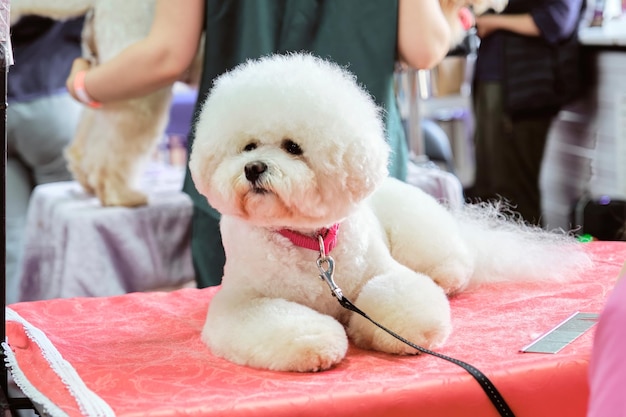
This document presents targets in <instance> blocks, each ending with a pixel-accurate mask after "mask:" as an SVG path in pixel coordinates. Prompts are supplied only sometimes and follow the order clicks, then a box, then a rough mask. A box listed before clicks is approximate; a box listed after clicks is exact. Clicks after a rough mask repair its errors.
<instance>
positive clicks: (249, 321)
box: [190, 54, 590, 371]
mask: <svg viewBox="0 0 626 417" xmlns="http://www.w3.org/2000/svg"><path fill="white" fill-rule="evenodd" d="M196 132H197V135H196V140H195V143H194V146H193V150H192V154H191V159H190V168H191V172H192V175H193V179H194V181H195V184H196V186H197V187H198V190H199V191H200V192H201V193H202V194H204V195H205V196H206V197H207V199H208V201H209V203H210V204H211V205H212V206H213V207H215V208H216V209H218V210H219V211H220V212H221V213H222V222H221V231H222V236H223V242H224V248H225V251H226V259H227V260H226V266H225V270H224V278H223V285H222V287H221V289H220V290H219V291H218V292H217V294H216V295H215V297H214V298H213V300H212V302H211V305H210V308H209V311H208V315H207V319H206V324H205V327H204V329H203V332H202V339H203V341H204V342H205V343H206V344H207V345H208V346H209V347H210V349H211V350H212V351H213V352H214V353H215V354H216V355H219V356H222V357H224V358H226V359H228V360H230V361H233V362H236V363H239V364H245V365H249V366H252V367H258V368H267V369H273V370H287V371H315V370H323V369H327V368H330V367H332V366H333V365H334V364H336V363H338V362H339V361H341V360H342V358H343V357H344V355H345V354H346V349H347V346H348V338H350V339H351V340H352V341H353V342H354V343H355V344H356V345H358V346H360V347H362V348H367V349H375V350H379V351H383V352H390V353H396V354H409V353H414V350H413V349H412V348H410V347H408V346H406V345H404V344H403V343H401V342H399V341H397V340H396V339H393V338H392V337H391V336H389V335H387V334H385V333H383V332H382V331H381V330H379V329H378V328H377V327H375V326H373V325H372V324H371V323H369V322H367V321H366V320H365V319H363V318H361V317H360V316H358V315H356V314H353V313H351V312H350V311H348V310H345V309H343V308H342V307H341V306H340V305H339V303H338V302H337V300H336V299H334V298H333V296H332V295H331V291H330V289H329V286H327V284H326V283H325V282H324V281H323V280H321V279H320V278H319V277H318V276H319V275H320V272H330V271H328V269H332V267H333V266H334V281H335V282H336V284H337V285H338V286H339V288H340V289H341V290H342V291H343V295H345V296H346V297H347V298H348V299H349V300H351V301H352V302H354V304H355V305H357V306H358V307H359V308H361V309H362V310H364V311H365V312H366V313H367V314H368V315H370V317H372V318H373V319H374V320H377V321H379V322H380V323H382V324H383V325H384V326H386V327H388V328H390V329H392V330H394V331H395V332H397V333H399V334H401V335H402V336H404V337H405V338H407V339H409V340H411V341H412V342H414V343H416V344H419V345H422V346H424V347H431V348H432V347H436V346H439V345H441V344H442V343H443V342H444V341H445V340H446V338H447V337H448V335H449V334H450V332H451V321H450V307H449V302H448V298H447V296H448V295H450V294H454V293H457V292H459V291H461V290H463V289H464V288H466V287H467V286H468V285H471V284H476V283H480V282H484V281H502V280H510V279H534V280H542V279H559V278H563V277H564V275H565V274H575V273H576V272H577V271H579V270H581V269H583V268H585V267H588V266H589V265H590V260H589V257H588V256H587V255H586V254H585V253H584V251H583V248H582V245H581V244H578V243H577V242H575V240H574V239H573V238H569V237H567V236H566V235H564V234H552V233H549V232H544V231H542V230H541V229H538V228H537V229H535V228H527V227H524V226H521V225H518V224H516V223H513V222H508V221H506V220H503V219H502V218H501V216H500V215H499V213H498V212H497V211H495V209H494V208H493V207H488V206H484V207H468V208H466V209H464V210H463V212H459V213H452V212H449V211H447V209H446V208H444V207H443V206H441V205H439V204H438V203H437V202H436V201H435V200H434V199H433V198H432V197H430V196H429V195H427V194H425V193H423V192H421V191H420V190H419V189H418V188H415V187H413V186H410V185H407V184H405V183H402V182H399V181H396V180H392V179H389V178H387V157H388V154H389V149H388V147H387V145H386V142H385V132H384V127H383V122H382V120H381V114H380V109H378V108H377V107H376V105H375V104H374V102H373V100H372V99H371V97H370V96H369V95H368V94H367V93H366V92H365V91H364V90H363V89H361V88H360V87H359V86H358V85H357V83H356V82H355V78H354V77H353V76H352V75H351V74H350V73H349V72H347V71H346V70H344V69H342V68H340V67H338V66H336V65H335V64H331V63H329V62H327V61H323V60H321V59H319V58H315V57H312V56H309V55H301V54H293V55H285V56H283V55H276V56H271V57H266V58H263V59H260V60H257V61H250V62H248V63H246V64H242V65H240V66H239V67H237V68H235V69H234V70H233V71H231V72H229V73H226V74H225V75H223V76H221V77H219V78H218V79H217V80H216V83H215V85H214V88H213V90H212V91H211V93H210V96H209V97H208V99H207V101H206V103H205V104H204V107H203V110H202V114H201V116H200V118H199V122H198V125H197V131H196ZM320 236H322V237H324V236H325V238H322V242H320ZM322 248H323V249H322ZM327 256H330V257H332V259H333V260H334V263H333V264H332V265H331V264H330V262H329V261H328V258H326V257H327ZM318 263H319V264H318Z"/></svg>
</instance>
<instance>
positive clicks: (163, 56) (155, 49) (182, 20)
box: [67, 0, 204, 103]
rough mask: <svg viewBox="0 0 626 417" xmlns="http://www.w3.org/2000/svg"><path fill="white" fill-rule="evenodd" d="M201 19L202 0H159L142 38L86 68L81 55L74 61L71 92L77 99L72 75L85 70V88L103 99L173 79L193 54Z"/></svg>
mask: <svg viewBox="0 0 626 417" xmlns="http://www.w3.org/2000/svg"><path fill="white" fill-rule="evenodd" d="M129 1H137V0H129ZM203 19H204V0H176V1H172V0H158V2H157V5H156V10H155V16H154V21H153V24H152V28H151V30H150V33H149V34H148V36H146V37H145V38H144V39H142V40H140V41H138V42H136V43H134V44H132V45H131V46H129V47H128V48H126V49H125V50H123V51H122V52H121V53H120V54H119V55H117V56H116V57H114V58H112V59H111V60H109V61H107V62H105V63H103V64H101V65H98V66H96V67H93V68H91V69H90V68H89V63H88V62H87V61H85V60H84V59H81V58H79V59H77V60H76V61H74V65H73V66H72V70H71V73H70V75H69V77H68V79H67V88H68V90H69V92H70V94H72V95H73V96H74V97H75V98H76V94H75V91H74V87H73V83H74V76H75V74H76V72H78V71H80V70H86V69H88V72H87V74H86V76H85V90H86V91H87V92H88V94H89V96H90V97H91V98H92V99H93V100H95V101H99V102H103V103H107V102H112V101H118V100H125V99H130V98H135V97H140V96H143V95H145V94H149V93H151V92H154V91H156V90H157V89H159V88H161V87H164V86H166V85H169V84H171V83H173V82H174V81H176V80H177V79H178V78H179V77H180V76H181V74H183V73H184V72H185V70H187V68H188V67H189V65H190V64H191V62H192V61H193V58H194V56H195V55H196V52H197V50H198V44H199V42H200V38H201V35H202V23H203Z"/></svg>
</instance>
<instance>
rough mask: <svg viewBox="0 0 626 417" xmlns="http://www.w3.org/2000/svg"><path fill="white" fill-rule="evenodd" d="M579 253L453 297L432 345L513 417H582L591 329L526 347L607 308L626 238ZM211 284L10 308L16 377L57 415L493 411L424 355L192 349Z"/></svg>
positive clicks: (442, 414) (9, 349) (197, 344)
mask: <svg viewBox="0 0 626 417" xmlns="http://www.w3.org/2000/svg"><path fill="white" fill-rule="evenodd" d="M585 245H587V248H588V250H589V251H590V252H591V253H592V254H593V256H594V259H595V260H596V265H595V267H594V268H593V270H592V271H590V272H589V273H588V274H586V275H585V276H582V277H579V278H575V279H572V280H571V281H570V282H567V283H556V282H554V283H508V284H498V285H495V284H494V285H488V286H484V287H481V288H479V289H477V290H475V291H473V292H468V293H463V294H460V295H459V296H456V297H454V298H453V299H452V301H451V303H452V317H453V325H454V331H453V333H452V336H451V337H450V339H449V340H448V341H447V343H446V344H445V345H444V346H443V347H442V348H441V349H439V350H438V351H439V352H441V353H443V354H446V355H450V356H453V357H455V358H457V359H460V360H464V361H466V362H469V363H471V364H473V365H474V366H476V367H478V368H479V369H480V370H482V371H483V372H484V373H485V374H486V375H487V376H488V377H489V378H490V379H491V380H492V381H493V382H494V384H495V385H496V387H497V388H498V389H499V390H500V392H501V393H502V395H503V396H504V397H505V399H506V400H507V401H508V403H509V405H510V406H511V408H512V409H513V411H514V412H515V413H516V416H518V417H524V416H533V417H542V416H546V417H547V416H550V417H552V416H555V415H559V416H568V417H577V416H580V417H583V416H585V413H586V406H587V398H588V388H587V366H588V362H589V356H590V351H591V344H592V340H593V331H588V332H586V333H585V334H583V335H582V336H581V337H580V338H578V339H576V340H575V341H574V342H573V343H572V344H570V345H568V346H567V347H565V348H564V349H563V350H562V351H560V352H559V353H557V354H538V353H520V349H521V348H522V347H524V346H525V345H527V344H528V343H530V342H531V341H533V340H534V339H535V338H537V337H538V336H540V335H541V334H542V333H544V332H545V331H547V330H549V329H551V328H552V327H554V326H555V325H557V324H559V323H560V322H561V321H563V320H564V319H565V318H567V317H569V316H570V315H571V314H572V313H574V312H576V311H581V312H586V313H599V312H600V311H601V309H602V307H603V305H604V302H605V300H606V297H607V295H608V293H609V292H610V291H611V289H612V288H613V285H614V283H615V281H616V278H617V276H618V272H619V270H620V268H621V266H622V264H623V263H624V259H625V258H626V243H623V242H594V243H588V244H585ZM85 273H86V272H85ZM311 279H318V278H317V271H316V270H312V271H311ZM217 289H218V288H217V287H213V288H206V289H202V290H200V289H195V288H188V289H182V290H178V291H174V292H169V293H166V292H149V293H133V294H127V295H121V296H115V297H104V298H74V299H56V300H47V301H38V302H25V303H17V304H13V305H10V306H9V307H8V309H7V340H8V344H5V345H4V347H5V351H6V355H7V358H8V361H9V364H10V367H11V372H12V373H13V375H14V377H15V380H16V381H17V382H18V384H19V385H20V386H21V387H22V388H23V390H24V392H25V394H26V395H28V396H29V397H30V398H32V399H33V400H35V402H37V403H39V404H40V405H41V406H42V407H43V409H44V410H45V411H46V413H47V414H50V415H53V416H61V415H69V416H79V415H94V416H112V415H116V416H120V417H131V416H132V417H138V416H163V417H166V416H180V415H185V416H205V417H216V416H228V417H240V416H251V415H254V416H261V417H263V416H268V417H269V416H271V417H282V416H285V417H287V416H290V417H291V416H302V417H306V416H311V417H313V416H315V417H320V416H361V417H362V416H365V417H367V416H381V415H384V416H386V417H389V416H415V415H419V416H422V417H430V416H432V417H435V416H436V417H456V416H463V417H466V416H481V417H490V416H494V417H495V416H497V414H496V411H495V409H494V408H493V407H492V405H491V403H490V402H489V400H488V398H487V397H486V396H485V394H484V393H483V392H482V390H481V388H480V387H479V385H478V384H477V383H476V381H475V380H474V379H473V378H472V377H471V376H470V375H469V374H467V373H466V372H465V371H464V370H463V369H461V368H459V367H457V366H455V365H453V364H450V363H448V362H446V361H442V360H440V359H438V358H435V357H431V356H428V355H419V356H394V355H388V354H383V353H378V352H371V351H364V350H360V349H357V348H355V347H353V346H351V347H350V349H349V352H348V355H347V357H346V359H345V360H344V361H343V362H342V363H341V364H339V365H338V366H337V367H335V368H333V369H331V370H328V371H324V372H318V373H288V372H273V371H266V370H258V369H251V368H248V367H244V366H238V365H234V364H232V363H230V362H227V361H226V360H223V359H220V358H217V357H215V356H213V355H212V354H211V353H210V352H209V351H208V349H207V348H206V347H205V346H204V345H203V344H202V342H201V341H200V331H201V328H202V326H203V324H204V319H205V314H206V310H207V306H208V305H209V303H210V300H211V297H212V296H213V294H214V293H215V291H216V290H217ZM329 296H330V295H329ZM592 329H593V328H592Z"/></svg>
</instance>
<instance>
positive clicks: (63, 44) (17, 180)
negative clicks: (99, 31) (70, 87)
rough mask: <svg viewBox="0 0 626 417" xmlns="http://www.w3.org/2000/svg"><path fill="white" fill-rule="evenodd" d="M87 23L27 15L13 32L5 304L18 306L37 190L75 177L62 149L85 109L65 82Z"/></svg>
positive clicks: (71, 135) (8, 116)
mask: <svg viewBox="0 0 626 417" xmlns="http://www.w3.org/2000/svg"><path fill="white" fill-rule="evenodd" d="M82 26H83V18H82V17H81V18H76V19H71V20H67V21H63V22H59V21H54V20H51V19H48V18H44V17H39V16H24V17H22V18H21V19H20V20H19V21H18V22H17V23H15V24H14V25H13V26H12V27H11V44H12V47H13V57H14V65H13V66H11V67H10V68H9V71H8V75H7V101H8V104H9V106H8V109H7V170H6V176H7V177H6V180H7V198H6V216H7V217H6V220H7V221H6V228H7V229H6V244H7V252H6V278H7V302H8V303H12V302H16V301H19V300H18V299H17V298H18V285H19V282H18V279H19V274H20V264H21V259H22V252H23V248H22V246H23V235H24V232H25V227H26V212H27V210H28V202H29V199H30V195H31V192H32V190H33V188H34V187H35V186H36V185H39V184H44V183H48V182H53V181H65V180H70V179H71V178H72V176H71V174H70V172H69V171H68V169H67V167H66V163H65V159H64V157H63V150H64V148H65V147H66V146H67V144H68V143H69V142H70V141H71V140H72V138H73V137H74V131H75V130H76V126H77V124H78V119H79V116H80V111H81V106H80V104H79V103H77V102H75V100H73V99H72V97H71V96H70V95H69V94H68V93H67V90H66V88H65V79H66V77H67V73H68V72H69V70H70V68H71V66H72V62H73V61H74V59H75V58H76V57H79V56H80V54H81V46H80V44H81V31H82Z"/></svg>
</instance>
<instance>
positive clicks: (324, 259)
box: [317, 236, 343, 300]
mask: <svg viewBox="0 0 626 417" xmlns="http://www.w3.org/2000/svg"><path fill="white" fill-rule="evenodd" d="M318 239H319V242H320V256H319V257H318V258H317V269H319V271H320V278H321V279H323V280H324V281H326V284H328V286H329V287H330V291H331V292H332V293H333V295H334V296H335V297H337V300H341V299H342V298H343V293H342V292H341V288H339V287H338V286H337V284H335V280H334V279H333V274H334V272H335V260H334V259H333V258H332V257H330V256H328V255H326V250H325V249H324V238H322V236H318Z"/></svg>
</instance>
